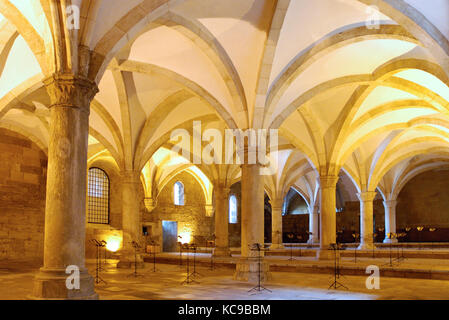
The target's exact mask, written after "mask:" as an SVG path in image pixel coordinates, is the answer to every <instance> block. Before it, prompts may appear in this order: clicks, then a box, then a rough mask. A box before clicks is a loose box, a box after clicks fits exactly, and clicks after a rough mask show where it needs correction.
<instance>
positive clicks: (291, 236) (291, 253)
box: [287, 233, 295, 261]
mask: <svg viewBox="0 0 449 320" xmlns="http://www.w3.org/2000/svg"><path fill="white" fill-rule="evenodd" d="M294 236H295V235H294V234H293V233H289V234H287V238H289V239H290V240H292V239H293V237H294ZM288 260H290V261H293V260H294V259H293V243H292V242H290V259H288Z"/></svg>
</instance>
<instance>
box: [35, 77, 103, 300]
mask: <svg viewBox="0 0 449 320" xmlns="http://www.w3.org/2000/svg"><path fill="white" fill-rule="evenodd" d="M44 84H45V86H46V89H47V92H48V94H49V96H50V99H51V105H50V118H51V120H50V130H49V135H50V142H49V147H48V171H47V192H46V204H45V236H44V265H43V267H42V268H41V269H40V271H39V273H38V274H37V275H36V277H35V279H34V289H33V293H32V298H35V299H97V298H98V295H97V294H96V293H95V291H94V280H93V278H92V277H91V276H90V275H89V273H88V272H87V269H86V268H85V237H86V236H85V232H86V186H87V181H86V177H87V148H88V142H87V141H88V135H89V113H90V102H91V101H92V99H93V98H94V96H95V94H96V93H97V92H98V88H97V86H96V84H95V83H94V82H91V81H90V80H88V79H85V78H80V77H75V76H73V75H71V74H54V75H53V76H52V77H50V78H48V79H46V80H45V81H44ZM69 266H73V267H71V269H70V270H72V271H71V272H69V274H67V273H66V268H67V267H69ZM78 271H79V288H77V283H78V281H76V280H75V281H73V282H72V283H73V285H74V287H70V286H69V288H68V286H67V285H66V280H67V278H68V277H69V276H70V275H76V274H77V272H78ZM71 288H74V289H71Z"/></svg>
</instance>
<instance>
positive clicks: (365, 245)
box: [357, 243, 376, 250]
mask: <svg viewBox="0 0 449 320" xmlns="http://www.w3.org/2000/svg"><path fill="white" fill-rule="evenodd" d="M375 248H376V247H375V246H374V244H372V243H361V244H360V245H359V246H358V247H357V250H373V249H375Z"/></svg>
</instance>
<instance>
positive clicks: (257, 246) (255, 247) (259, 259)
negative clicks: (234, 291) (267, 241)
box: [248, 243, 271, 294]
mask: <svg viewBox="0 0 449 320" xmlns="http://www.w3.org/2000/svg"><path fill="white" fill-rule="evenodd" d="M265 248H266V247H265V246H264V245H262V244H260V243H255V244H253V245H250V246H249V249H250V250H251V251H256V250H257V265H258V268H257V285H256V286H255V287H254V288H252V289H251V290H249V291H248V292H255V293H254V294H257V293H260V292H262V291H268V292H271V290H270V289H267V288H265V287H264V286H262V257H261V255H260V252H261V251H262V250H265Z"/></svg>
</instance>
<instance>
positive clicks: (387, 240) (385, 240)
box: [383, 238, 398, 243]
mask: <svg viewBox="0 0 449 320" xmlns="http://www.w3.org/2000/svg"><path fill="white" fill-rule="evenodd" d="M383 242H384V243H398V239H388V238H385V239H384V241H383Z"/></svg>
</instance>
